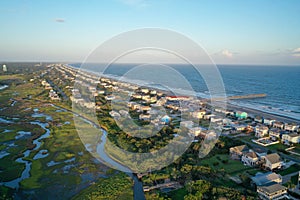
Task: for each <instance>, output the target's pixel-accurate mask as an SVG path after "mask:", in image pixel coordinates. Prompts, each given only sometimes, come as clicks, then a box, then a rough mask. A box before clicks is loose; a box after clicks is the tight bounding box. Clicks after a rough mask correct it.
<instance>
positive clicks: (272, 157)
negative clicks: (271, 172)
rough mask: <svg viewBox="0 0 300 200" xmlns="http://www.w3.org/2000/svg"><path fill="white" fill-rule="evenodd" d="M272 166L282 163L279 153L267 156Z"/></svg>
mask: <svg viewBox="0 0 300 200" xmlns="http://www.w3.org/2000/svg"><path fill="white" fill-rule="evenodd" d="M265 157H266V159H268V160H269V161H270V162H271V163H272V164H274V163H278V162H280V156H279V155H278V154H277V153H272V154H268V155H266V156H265Z"/></svg>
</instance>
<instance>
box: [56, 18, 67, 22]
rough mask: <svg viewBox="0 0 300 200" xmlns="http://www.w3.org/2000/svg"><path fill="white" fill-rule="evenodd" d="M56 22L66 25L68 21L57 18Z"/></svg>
mask: <svg viewBox="0 0 300 200" xmlns="http://www.w3.org/2000/svg"><path fill="white" fill-rule="evenodd" d="M55 21H56V22H58V23H64V22H65V21H66V20H65V19H62V18H56V19H55Z"/></svg>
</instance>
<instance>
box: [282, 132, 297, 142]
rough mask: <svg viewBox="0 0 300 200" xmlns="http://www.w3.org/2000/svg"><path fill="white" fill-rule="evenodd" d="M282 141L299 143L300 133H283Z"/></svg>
mask: <svg viewBox="0 0 300 200" xmlns="http://www.w3.org/2000/svg"><path fill="white" fill-rule="evenodd" d="M282 143H284V144H290V143H292V144H299V143H300V135H299V134H298V133H284V134H282Z"/></svg>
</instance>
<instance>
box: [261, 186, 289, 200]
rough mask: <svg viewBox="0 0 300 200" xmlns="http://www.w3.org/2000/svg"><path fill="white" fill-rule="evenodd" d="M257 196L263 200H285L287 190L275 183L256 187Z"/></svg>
mask: <svg viewBox="0 0 300 200" xmlns="http://www.w3.org/2000/svg"><path fill="white" fill-rule="evenodd" d="M257 193H258V196H259V197H260V198H261V199H263V200H279V199H285V198H287V188H286V187H284V186H282V185H280V184H278V183H276V184H272V185H268V186H259V187H257Z"/></svg>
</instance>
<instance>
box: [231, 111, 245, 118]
mask: <svg viewBox="0 0 300 200" xmlns="http://www.w3.org/2000/svg"><path fill="white" fill-rule="evenodd" d="M234 115H235V117H237V118H238V119H247V117H248V113H246V112H241V111H236V112H235V113H234Z"/></svg>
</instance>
